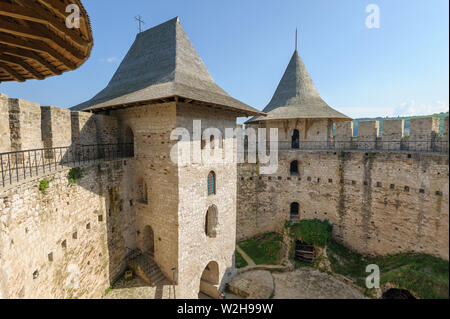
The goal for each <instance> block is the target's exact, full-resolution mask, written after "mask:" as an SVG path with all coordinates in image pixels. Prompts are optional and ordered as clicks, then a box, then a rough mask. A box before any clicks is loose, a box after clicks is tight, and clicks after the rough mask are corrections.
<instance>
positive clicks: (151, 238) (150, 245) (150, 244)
mask: <svg viewBox="0 0 450 319" xmlns="http://www.w3.org/2000/svg"><path fill="white" fill-rule="evenodd" d="M142 249H143V251H144V253H146V254H148V255H151V256H154V254H155V234H154V233H153V229H152V227H151V226H145V228H144V234H143V239H142Z"/></svg>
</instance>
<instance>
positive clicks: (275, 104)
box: [247, 50, 351, 123]
mask: <svg viewBox="0 0 450 319" xmlns="http://www.w3.org/2000/svg"><path fill="white" fill-rule="evenodd" d="M263 112H265V113H268V115H267V116H266V117H261V116H256V117H253V118H252V119H250V120H248V121H247V123H250V122H258V121H267V120H283V119H301V118H307V119H311V118H331V119H335V120H342V121H346V120H351V119H350V118H349V117H347V116H346V115H344V114H342V113H340V112H338V111H336V110H334V109H332V108H331V107H330V106H329V105H328V104H327V103H326V102H325V101H324V100H322V98H321V97H320V95H319V92H318V91H317V88H316V86H315V85H314V82H313V81H312V79H311V76H310V75H309V73H308V70H307V69H306V66H305V64H304V63H303V61H302V59H301V58H300V55H299V53H298V51H297V50H295V52H294V55H293V56H292V58H291V61H290V62H289V65H288V66H287V68H286V71H285V72H284V75H283V77H282V79H281V81H280V83H279V84H278V88H277V90H276V91H275V94H274V95H273V97H272V100H271V101H270V103H269V104H268V105H267V106H266V108H265V109H264V110H263Z"/></svg>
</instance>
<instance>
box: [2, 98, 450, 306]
mask: <svg viewBox="0 0 450 319" xmlns="http://www.w3.org/2000/svg"><path fill="white" fill-rule="evenodd" d="M186 107H189V112H187V111H186V110H187V109H186ZM192 112H194V113H192ZM111 115H112V116H107V115H97V114H91V113H87V112H73V111H70V110H68V109H62V108H57V107H45V106H39V105H38V104H35V103H31V102H27V101H24V100H20V99H10V98H8V97H7V96H5V95H0V138H1V140H0V142H1V143H0V153H5V152H13V151H20V150H30V149H37V148H48V147H59V146H72V147H77V145H79V144H82V145H93V144H107V143H112V144H114V143H118V142H119V143H121V142H128V141H127V137H126V133H127V132H126V128H130V129H131V130H132V132H133V136H134V142H135V158H133V159H127V160H114V161H103V162H101V163H93V164H91V165H87V166H85V167H83V170H84V177H83V178H82V179H81V180H80V182H79V183H78V184H76V185H71V184H69V183H68V181H67V174H68V170H69V168H64V169H61V170H58V171H56V172H52V173H47V174H45V175H41V176H38V177H33V178H28V179H27V180H26V181H24V182H22V183H19V184H17V185H12V186H10V187H3V188H0V296H1V297H2V298H47V297H48V298H72V297H73V298H77V297H79V298H92V297H93V298H97V297H101V296H102V294H103V292H104V291H105V289H106V288H107V287H109V285H110V284H111V282H112V281H113V280H114V279H115V278H116V277H117V276H118V275H119V274H120V273H121V272H122V271H123V270H124V268H125V257H126V255H127V254H128V252H129V251H128V248H132V249H134V248H140V249H141V250H145V249H146V247H145V246H146V245H147V244H148V243H146V238H145V233H146V227H147V226H151V228H152V230H153V236H154V247H153V249H154V254H155V261H157V262H158V265H159V266H160V268H161V270H162V272H163V273H164V274H165V276H166V277H167V278H169V279H172V277H173V269H174V268H176V269H177V271H178V276H179V277H178V278H176V281H178V282H177V283H178V289H179V292H180V295H179V297H182V296H188V297H195V295H196V293H197V290H196V289H197V287H198V286H199V284H200V282H201V283H203V282H211V281H212V280H213V279H208V278H207V276H206V275H207V274H206V275H205V276H206V277H205V281H203V279H201V278H200V277H201V275H202V273H201V271H202V269H203V268H205V266H206V264H207V263H208V262H210V261H211V262H215V264H212V266H211V267H216V266H215V265H217V267H218V272H219V273H220V276H219V278H221V280H225V281H226V280H227V278H228V276H229V275H230V274H231V272H232V268H233V265H232V263H233V261H232V254H233V251H234V239H235V235H234V229H235V227H236V237H237V239H238V240H242V239H244V238H249V237H252V236H254V235H257V234H261V233H264V232H268V231H274V230H279V229H280V228H281V227H282V226H283V225H284V223H285V221H286V220H288V219H289V206H290V203H292V202H294V201H295V202H298V203H299V204H300V218H315V217H317V218H321V219H329V220H330V221H331V222H332V223H333V224H334V225H335V227H334V237H335V238H336V239H337V240H339V241H341V242H343V243H344V244H346V245H347V246H349V247H351V248H353V249H355V250H357V251H360V252H363V253H367V254H387V253H395V252H399V251H418V252H426V253H430V254H433V255H437V256H441V257H443V258H445V259H448V236H449V235H448V234H449V229H448V197H449V194H448V155H443V154H431V153H425V152H411V153H408V152H404V151H402V152H397V151H395V150H394V151H383V150H382V149H379V150H376V151H363V150H355V151H345V152H342V151H332V150H311V151H301V150H282V151H280V153H279V155H280V159H279V169H278V172H277V173H275V174H273V175H259V166H258V165H257V164H240V165H238V168H237V171H236V166H235V165H234V166H233V165H228V164H224V165H216V166H215V167H208V166H204V165H197V164H195V163H194V165H191V166H179V167H176V165H175V164H173V163H172V162H171V161H170V160H169V157H170V150H171V148H172V146H173V144H174V143H175V141H171V142H169V141H170V133H171V131H172V129H174V128H175V127H179V126H183V127H187V128H190V126H189V125H192V120H193V119H194V118H195V117H196V116H197V117H199V118H202V119H204V121H205V123H204V125H206V126H208V125H209V126H216V123H217V121H219V122H221V123H223V127H219V129H220V130H221V131H222V134H223V129H224V128H225V127H229V126H233V125H234V123H235V122H234V120H233V116H232V115H230V114H227V113H226V112H224V111H208V110H206V109H204V108H203V107H198V106H194V105H192V104H190V105H187V106H186V105H183V104H180V103H178V104H177V103H175V102H172V103H166V104H160V105H158V106H155V105H152V106H151V108H145V107H135V108H131V109H127V110H119V111H113V112H111ZM436 123H437V121H436V120H435V119H418V120H412V121H411V135H410V137H409V139H411V140H413V139H414V140H420V139H422V140H423V141H424V143H425V142H426V143H429V141H430V140H431V141H434V142H433V143H435V145H447V147H448V144H447V143H442V141H448V118H447V119H446V122H445V123H446V124H445V134H444V136H443V137H438V134H437V126H436ZM283 125H284V126H282V124H281V123H280V127H279V128H280V132H281V134H280V140H284V141H286V142H288V141H289V135H290V131H291V130H292V129H294V128H298V129H299V130H302V127H303V128H306V127H308V129H309V131H308V134H306V135H305V136H306V140H316V141H323V138H324V137H326V136H329V133H330V122H329V121H317V122H314V121H313V122H312V123H309V124H308V125H305V123H303V122H302V121H289V122H288V124H287V125H285V124H283ZM302 125H303V126H302ZM351 125H352V124H351V123H337V126H336V136H335V137H329V138H328V137H327V139H328V142H330V143H334V144H335V145H336V146H337V144H336V143H338V142H343V141H344V140H345V141H346V142H350V143H352V145H353V147H355V145H356V147H358V145H361V147H362V148H364V144H359V143H365V142H370V143H377V141H378V142H379V141H383V139H385V140H387V139H389V141H391V142H392V141H398V148H399V149H400V148H403V147H404V143H405V142H404V141H405V140H407V139H408V138H407V137H403V132H402V127H403V126H402V125H401V121H398V120H393V121H385V122H384V132H383V136H382V137H380V136H379V130H378V129H377V127H378V124H377V123H376V122H366V123H364V122H361V123H360V129H359V132H360V134H359V136H358V137H352V136H351V132H352V127H351ZM316 131H317V132H319V133H317V132H316ZM302 138H304V135H302V134H301V135H300V139H302ZM402 143H403V144H402ZM376 145H378V144H376ZM382 145H383V143H380V144H379V145H378V146H376V147H377V148H379V147H381V146H382ZM394 145H397V144H395V143H394ZM427 147H429V146H427ZM389 148H390V149H392V146H390V147H389ZM442 151H445V150H444V149H443V150H442ZM293 159H296V160H298V161H299V163H300V165H299V175H298V176H291V175H290V171H289V166H290V162H291V161H292V160H293ZM211 169H214V170H215V171H216V173H217V183H218V189H217V195H216V196H214V197H211V198H206V197H205V195H204V193H203V189H204V187H205V185H204V184H205V181H206V176H207V174H208V172H209V171H210V170H211ZM44 178H45V179H48V180H50V181H51V182H50V187H49V189H48V190H47V193H46V194H43V193H42V192H41V191H40V190H39V182H40V180H42V179H44ZM236 180H237V183H238V185H237V191H236V183H235V181H236ZM140 183H144V184H145V185H146V188H148V193H150V194H151V197H150V198H148V199H146V200H145V201H142V200H140V198H139V196H137V190H136V189H135V187H136V185H140ZM225 190H227V191H229V192H230V194H225V193H223V192H224V191H225ZM196 192H198V194H197V195H198V196H197V197H198V199H197V200H193V196H192V194H194V193H196ZM210 206H215V207H216V208H217V209H218V218H219V220H218V228H217V236H216V238H207V237H205V236H204V234H203V233H202V228H203V227H204V217H205V213H206V212H205V210H206V209H207V208H208V207H210ZM235 207H237V211H236V212H235ZM161 212H163V213H161ZM197 212H198V213H197ZM235 214H236V215H237V218H236V219H237V225H236V226H234V222H233V221H234V215H235ZM205 247H209V248H208V249H205ZM217 251H220V252H219V253H217ZM192 258H194V259H196V260H198V261H199V262H197V263H193V262H192V260H193V259H192ZM188 278H193V280H192V281H189V280H187V279H188ZM214 284H215V286H214V287H213V286H211V287H208V288H207V289H213V290H215V291H217V289H218V286H219V285H223V282H220V283H217V284H216V283H214ZM72 287H73V288H72Z"/></svg>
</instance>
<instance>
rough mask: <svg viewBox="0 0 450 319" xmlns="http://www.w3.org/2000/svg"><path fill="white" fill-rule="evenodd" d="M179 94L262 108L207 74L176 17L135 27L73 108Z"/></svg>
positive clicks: (246, 109) (239, 108)
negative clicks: (123, 49)
mask: <svg viewBox="0 0 450 319" xmlns="http://www.w3.org/2000/svg"><path fill="white" fill-rule="evenodd" d="M174 96H177V97H182V98H186V99H190V100H196V101H201V102H206V103H211V104H215V105H219V106H223V107H226V108H228V109H233V110H235V111H238V112H240V113H243V114H245V115H247V116H248V115H256V114H262V113H261V112H260V111H258V110H256V109H254V108H252V107H251V106H249V105H247V104H245V103H242V102H240V101H238V100H236V99H234V98H232V97H231V96H229V95H228V94H227V93H226V92H225V91H224V90H223V89H221V88H220V87H219V86H218V85H217V84H216V83H215V82H214V80H213V79H212V77H211V75H210V74H209V72H208V69H207V68H206V66H205V64H204V63H203V60H202V59H201V58H200V56H199V55H198V53H197V51H196V50H195V48H194V46H193V45H192V43H191V42H190V41H189V39H188V37H187V36H186V33H185V32H184V31H183V29H182V27H181V25H180V21H179V18H178V17H177V18H174V19H172V20H169V21H167V22H165V23H162V24H160V25H158V26H156V27H154V28H151V29H149V30H147V31H145V32H142V33H139V34H138V35H137V37H136V40H135V42H134V43H133V45H132V46H131V48H130V50H129V51H128V53H127V55H126V56H125V58H124V59H123V61H122V63H121V64H120V66H119V68H118V69H117V71H116V73H115V74H114V76H113V77H112V79H111V81H110V82H109V84H108V86H107V87H106V88H105V89H104V90H102V91H101V92H100V93H98V94H97V95H96V96H94V97H93V98H92V99H91V100H89V101H87V102H84V103H81V104H79V105H77V106H75V107H73V108H72V109H73V110H99V109H107V108H112V107H116V106H123V105H132V104H133V103H138V102H145V101H151V100H156V99H162V98H169V97H174Z"/></svg>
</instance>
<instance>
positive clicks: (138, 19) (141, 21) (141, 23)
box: [134, 15, 145, 33]
mask: <svg viewBox="0 0 450 319" xmlns="http://www.w3.org/2000/svg"><path fill="white" fill-rule="evenodd" d="M134 18H135V19H136V20H137V21H138V22H139V33H141V32H142V25H143V24H145V21H144V20H142V17H141V16H140V15H138V16H136V17H134Z"/></svg>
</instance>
